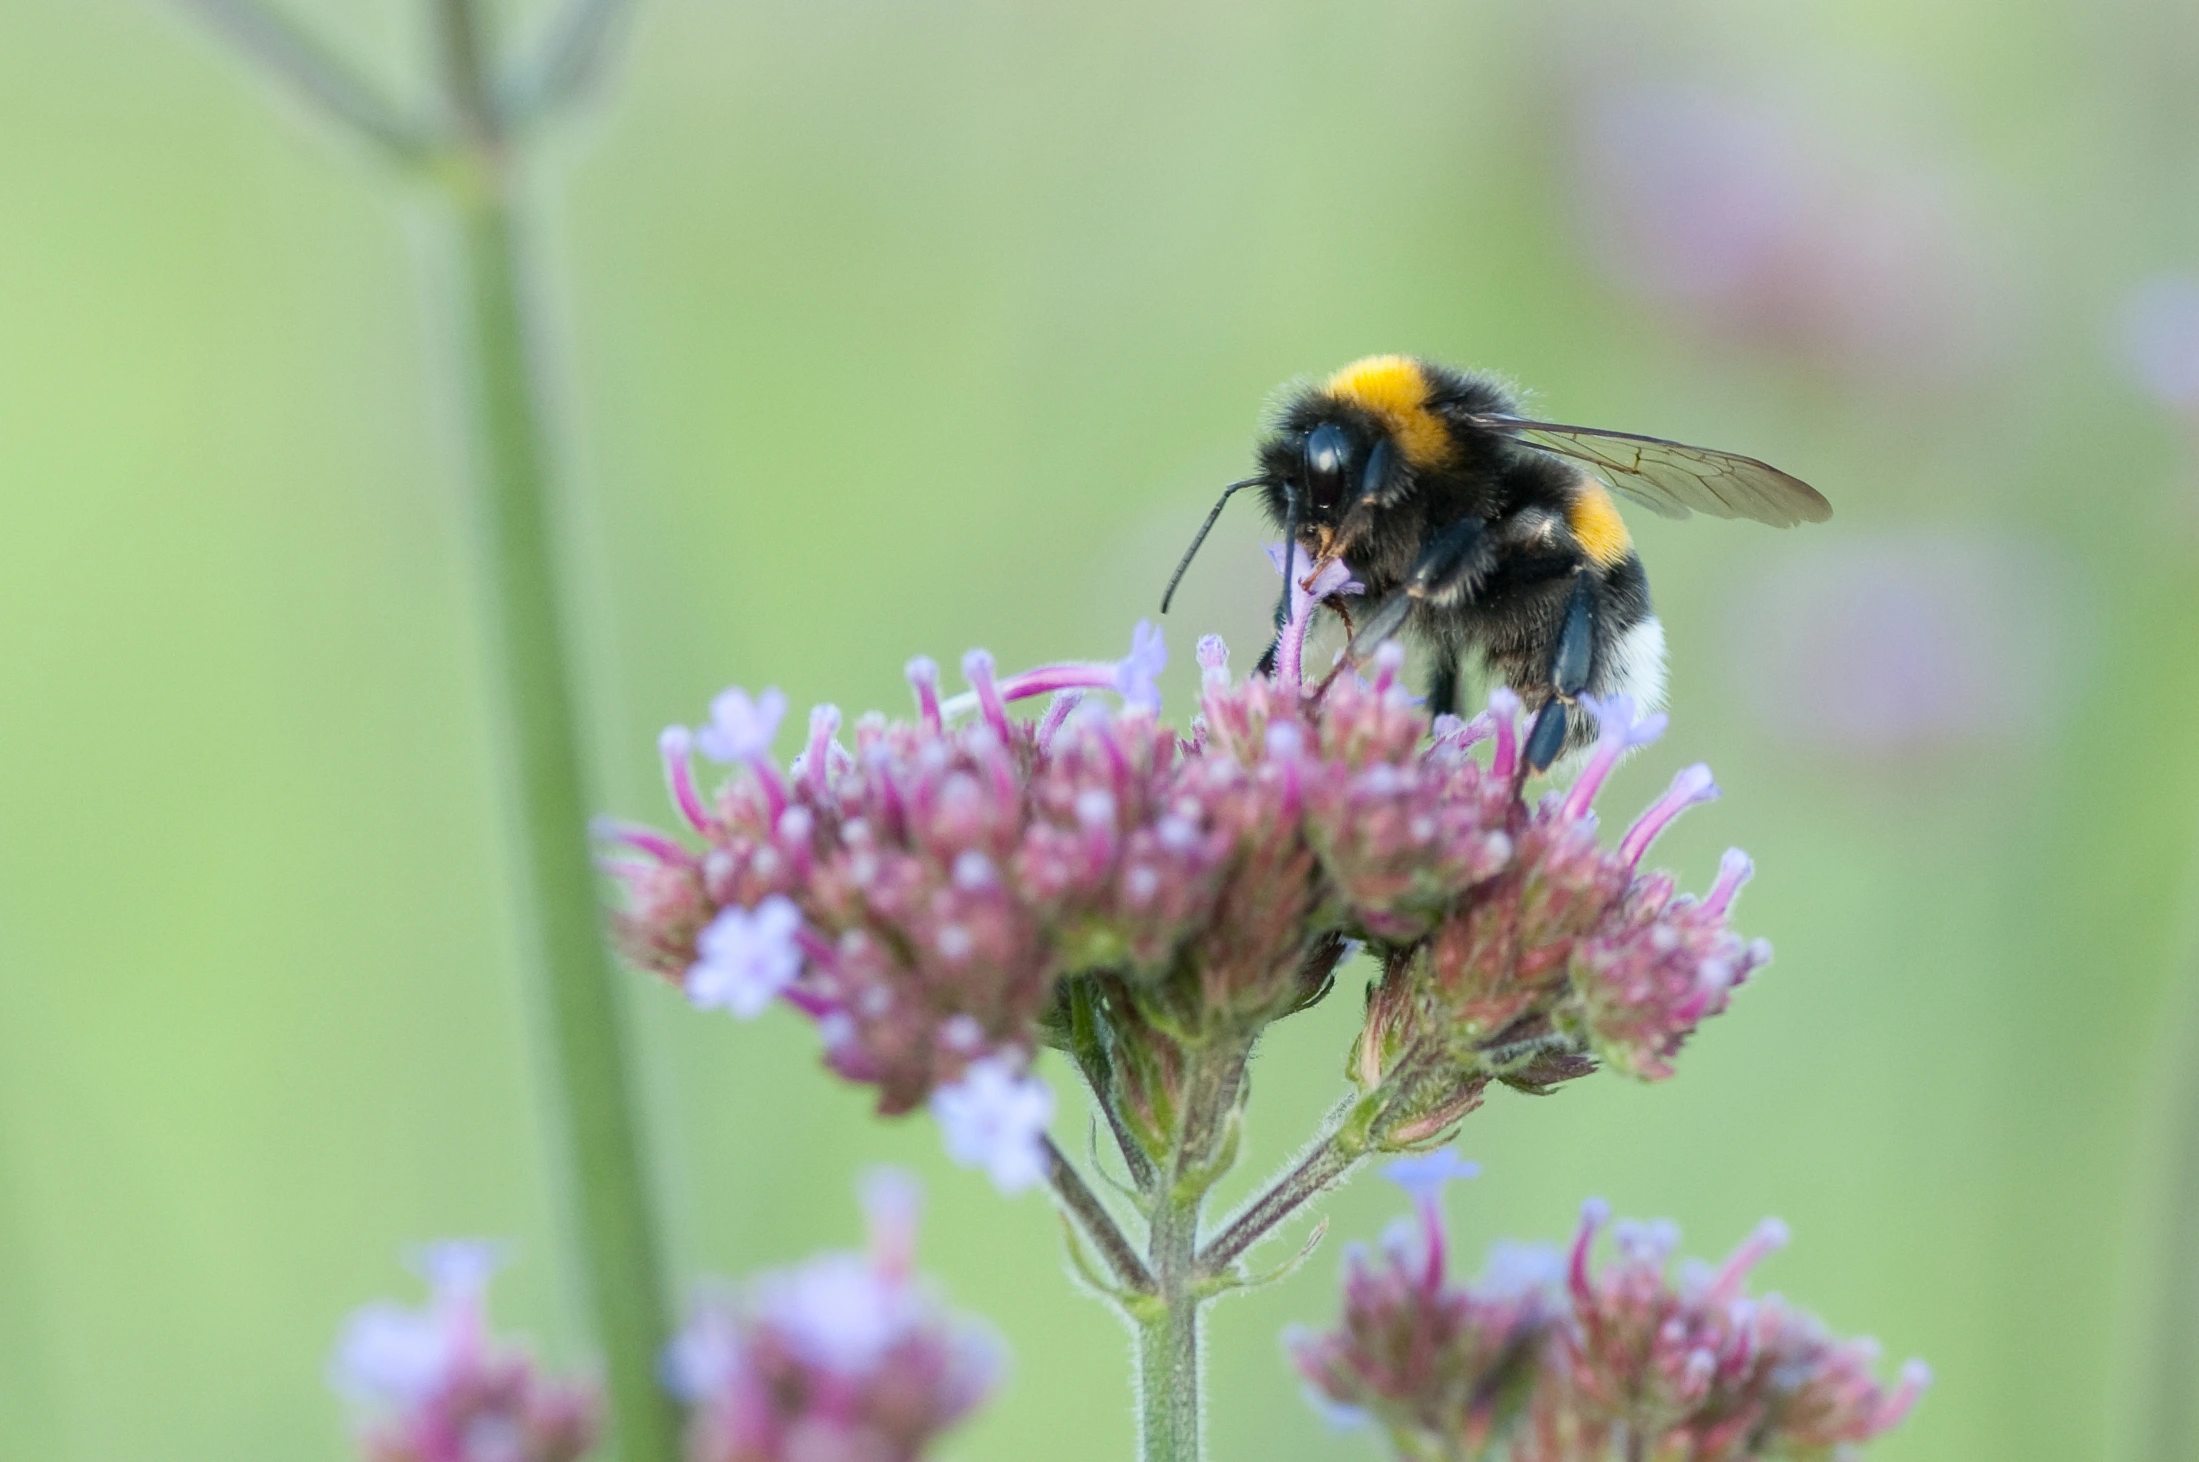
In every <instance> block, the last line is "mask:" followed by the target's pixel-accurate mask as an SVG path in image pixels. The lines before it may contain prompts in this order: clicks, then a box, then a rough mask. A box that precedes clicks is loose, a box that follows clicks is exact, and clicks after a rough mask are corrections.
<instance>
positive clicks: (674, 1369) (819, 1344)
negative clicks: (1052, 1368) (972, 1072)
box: [664, 1173, 1002, 1462]
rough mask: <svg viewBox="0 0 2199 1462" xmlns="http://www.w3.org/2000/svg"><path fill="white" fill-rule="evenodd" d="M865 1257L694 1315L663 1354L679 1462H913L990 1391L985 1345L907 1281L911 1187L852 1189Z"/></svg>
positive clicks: (837, 1260) (838, 1257) (817, 1261)
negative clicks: (677, 1417) (680, 1429)
mask: <svg viewBox="0 0 2199 1462" xmlns="http://www.w3.org/2000/svg"><path fill="white" fill-rule="evenodd" d="M863 1198H864V1205H865V1207H866V1209H867V1210H868V1211H869V1215H870V1227H871V1234H870V1249H869V1252H868V1253H867V1254H821V1255H819V1256H817V1257H816V1258H814V1259H811V1260H809V1261H807V1262H806V1263H803V1264H800V1265H797V1266H795V1267H793V1268H791V1269H783V1270H776V1271H773V1272H771V1273H768V1274H764V1275H761V1276H759V1277H758V1278H756V1279H755V1280H753V1281H752V1282H751V1283H749V1284H748V1285H747V1286H746V1287H745V1288H744V1289H742V1290H741V1291H740V1292H738V1293H737V1294H733V1295H728V1296H723V1297H720V1298H716V1299H712V1300H708V1301H706V1302H704V1303H702V1304H699V1305H697V1306H696V1308H695V1310H694V1312H693V1313H692V1315H691V1316H690V1317H689V1319H688V1322H687V1325H686V1327H685V1328H684V1329H682V1331H681V1332H680V1334H679V1336H678V1337H677V1338H676V1339H675V1340H674V1341H673V1343H672V1346H671V1348H670V1349H669V1350H668V1351H667V1352H666V1355H665V1363H664V1373H665V1380H666V1383H667V1384H668V1385H669V1386H670V1387H671V1389H672V1391H673V1393H674V1394H675V1395H677V1396H678V1397H679V1398H680V1400H681V1401H682V1402H684V1403H685V1404H686V1406H687V1408H688V1417H689V1420H688V1433H687V1456H688V1462H914V1459H916V1458H918V1457H920V1456H922V1455H923V1454H924V1452H925V1451H926V1450H927V1448H928V1447H929V1446H930V1444H931V1443H932V1442H933V1441H934V1440H935V1439H936V1438H937V1437H938V1436H939V1435H940V1434H941V1433H942V1432H944V1431H946V1430H947V1429H948V1428H949V1427H951V1426H953V1425H954V1424H955V1423H957V1422H959V1421H961V1420H962V1419H963V1418H964V1417H966V1416H968V1415H969V1413H970V1412H971V1411H973V1410H974V1409H975V1408H976V1407H977V1406H978V1404H979V1403H980V1402H982V1401H983V1400H984V1399H985V1398H986V1397H987V1396H988V1395H990V1394H991V1392H992V1390H993V1389H994V1387H995V1386H996V1385H997V1384H998V1382H999V1379H1000V1373H1001V1369H1002V1355H1001V1350H1000V1347H999V1344H998V1343H997V1342H996V1341H995V1340H994V1339H993V1337H992V1335H991V1332H990V1331H988V1330H986V1329H985V1328H983V1327H982V1326H980V1325H977V1324H975V1323H974V1322H971V1321H969V1320H965V1319H960V1318H957V1317H954V1316H951V1315H949V1314H948V1313H947V1312H946V1311H945V1310H944V1309H943V1308H942V1307H941V1305H940V1304H939V1301H938V1300H937V1299H936V1298H935V1297H934V1296H933V1294H932V1293H931V1292H930V1290H929V1289H928V1288H927V1287H926V1286H925V1285H924V1283H923V1281H922V1279H921V1278H920V1276H918V1275H917V1274H916V1273H915V1272H914V1270H913V1268H912V1263H913V1258H914V1254H915V1225H916V1216H917V1209H918V1195H917V1190H916V1187H915V1184H914V1182H913V1180H911V1179H908V1178H907V1177H905V1176H903V1175H900V1174H896V1173H887V1174H881V1175H875V1176H874V1177H873V1178H872V1179H871V1180H870V1181H869V1182H868V1183H866V1184H865V1187H864V1193H863Z"/></svg>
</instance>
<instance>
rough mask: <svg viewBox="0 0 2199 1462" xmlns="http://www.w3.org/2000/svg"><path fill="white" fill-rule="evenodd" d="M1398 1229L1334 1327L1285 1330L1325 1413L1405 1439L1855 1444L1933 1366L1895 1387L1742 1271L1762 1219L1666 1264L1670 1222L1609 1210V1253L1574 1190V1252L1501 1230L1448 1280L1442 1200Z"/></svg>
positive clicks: (1412, 1445) (1360, 1264)
mask: <svg viewBox="0 0 2199 1462" xmlns="http://www.w3.org/2000/svg"><path fill="white" fill-rule="evenodd" d="M1417 1208H1418V1215H1417V1218H1418V1222H1417V1224H1416V1225H1414V1226H1412V1227H1407V1228H1403V1229H1400V1230H1396V1231H1393V1232H1392V1234H1391V1235H1390V1236H1389V1237H1388V1238H1386V1239H1385V1241H1384V1243H1383V1250H1382V1255H1381V1258H1380V1260H1379V1261H1376V1260H1374V1259H1372V1258H1370V1256H1369V1255H1368V1254H1367V1253H1366V1251H1365V1250H1364V1249H1362V1248H1360V1247H1358V1246H1354V1247H1353V1249H1352V1250H1351V1251H1350V1252H1349V1253H1348V1254H1347V1256H1346V1259H1345V1272H1344V1313H1343V1317H1342V1322H1341V1324H1340V1325H1339V1326H1338V1327H1337V1328H1336V1329H1335V1330H1333V1331H1329V1332H1326V1333H1316V1332H1311V1331H1306V1330H1297V1331H1294V1332H1292V1333H1290V1334H1289V1335H1287V1336H1286V1337H1285V1345H1286V1347H1287V1348H1288V1349H1289V1351H1290V1354H1291V1357H1292V1359H1293V1361H1294V1362H1295V1363H1296V1364H1297V1366H1298V1369H1299V1371H1300V1372H1301V1373H1302V1374H1303V1375H1304V1376H1305V1377H1306V1379H1307V1381H1308V1382H1309V1384H1310V1386H1311V1389H1312V1395H1313V1399H1314V1401H1315V1403H1316V1405H1318V1406H1319V1407H1320V1408H1321V1409H1322V1410H1323V1412H1324V1413H1325V1414H1328V1415H1331V1416H1342V1417H1353V1418H1365V1419H1369V1420H1372V1421H1374V1422H1375V1423H1377V1424H1379V1425H1380V1426H1381V1427H1382V1428H1383V1429H1384V1430H1385V1431H1386V1432H1387V1433H1388V1434H1389V1437H1390V1439H1391V1441H1392V1443H1393V1445H1394V1446H1395V1448H1396V1450H1397V1452H1398V1454H1399V1455H1400V1456H1402V1457H1408V1458H1446V1459H1467V1458H1474V1459H1494V1458H1502V1459H1505V1462H1624V1459H1634V1458H1651V1457H1654V1458H1671V1459H1682V1458H1684V1459H1688V1462H1745V1459H1753V1458H1770V1457H1781V1458H1791V1457H1810V1458H1821V1457H1849V1456H1852V1455H1853V1454H1854V1449H1855V1448H1857V1447H1859V1446H1860V1445H1861V1444H1862V1443H1865V1442H1868V1441H1870V1440H1872V1439H1873V1438H1875V1437H1877V1436H1879V1435H1881V1434H1883V1433H1884V1432H1886V1431H1888V1430H1890V1429H1891V1428H1892V1427H1894V1426H1895V1425H1897V1424H1899V1422H1900V1421H1901V1420H1902V1418H1903V1417H1905V1416H1906V1415H1907V1414H1908V1412H1909V1410H1910V1408H1911V1407H1912V1406H1914V1404H1915V1403H1916V1400H1917V1398H1918V1397H1919V1396H1920V1395H1921V1394H1922V1392H1923V1389H1924V1387H1925V1384H1926V1383H1927V1381H1928V1380H1929V1372H1928V1370H1926V1368H1925V1367H1924V1366H1923V1365H1922V1363H1921V1362H1917V1361H1911V1362H1910V1363H1909V1364H1908V1365H1907V1366H1905V1367H1903V1369H1902V1372H1901V1377H1900V1380H1899V1381H1898V1383H1897V1384H1895V1385H1893V1386H1891V1387H1888V1386H1886V1385H1884V1384H1882V1383H1881V1382H1879V1381H1878V1379H1877V1378H1876V1376H1875V1375H1874V1374H1873V1372H1874V1366H1875V1362H1876V1359H1877V1354H1878V1352H1877V1347H1876V1346H1875V1345H1874V1344H1873V1343H1872V1342H1870V1341H1867V1340H1856V1341H1839V1340H1835V1339H1834V1338H1832V1337H1831V1336H1830V1335H1829V1334H1827V1332H1826V1331H1825V1329H1824V1327H1823V1326H1822V1325H1821V1324H1820V1323H1819V1322H1818V1321H1817V1320H1816V1319H1814V1318H1813V1317H1811V1316H1809V1315H1806V1314H1803V1313H1802V1312H1800V1311H1797V1310H1794V1309H1792V1308H1790V1307H1789V1306H1787V1305H1786V1304H1785V1303H1784V1302H1783V1301H1781V1300H1780V1299H1778V1298H1777V1297H1776V1296H1767V1297H1765V1298H1763V1299H1751V1298H1749V1297H1748V1295H1747V1293H1746V1287H1747V1282H1748V1275H1749V1272H1750V1270H1752V1269H1753V1268H1754V1267H1755V1266H1756V1264H1757V1263H1758V1262H1759V1261H1761V1260H1762V1259H1763V1257H1764V1256H1765V1255H1766V1254H1768V1253H1769V1252H1771V1251H1772V1250H1773V1249H1775V1248H1777V1247H1779V1246H1780V1245H1781V1244H1783V1243H1784V1242H1785V1241H1786V1229H1785V1226H1784V1225H1782V1224H1779V1223H1777V1222H1776V1221H1774V1220H1766V1221H1765V1222H1764V1223H1763V1224H1761V1225H1759V1226H1758V1228H1757V1230H1756V1232H1755V1233H1754V1234H1752V1235H1751V1236H1750V1237H1749V1238H1748V1239H1747V1240H1746V1241H1744V1242H1743V1244H1742V1245H1741V1246H1740V1248H1739V1249H1737V1250H1736V1251H1735V1252H1734V1253H1733V1255H1732V1256H1731V1257H1730V1258H1728V1259H1727V1260H1726V1262H1725V1263H1724V1264H1722V1265H1720V1266H1719V1267H1718V1268H1716V1269H1711V1268H1708V1267H1706V1266H1700V1265H1695V1266H1686V1267H1683V1269H1682V1270H1681V1272H1680V1274H1679V1276H1678V1278H1677V1280H1676V1281H1675V1279H1674V1278H1672V1277H1671V1275H1670V1274H1669V1273H1668V1266H1669V1264H1670V1260H1671V1255H1672V1252H1673V1250H1674V1248H1675V1247H1676V1245H1677V1244H1678V1241H1679V1234H1678V1230H1677V1229H1675V1228H1674V1227H1673V1226H1672V1225H1671V1224H1669V1223H1654V1224H1626V1223H1622V1224H1619V1225H1616V1226H1615V1227H1614V1228H1613V1247H1614V1248H1615V1249H1616V1250H1617V1251H1618V1257H1617V1258H1616V1259H1615V1260H1614V1261H1613V1262H1611V1263H1609V1264H1606V1265H1605V1266H1604V1267H1603V1268H1602V1269H1600V1270H1598V1269H1596V1268H1595V1267H1594V1266H1593V1265H1592V1264H1591V1262H1590V1250H1591V1246H1592V1245H1593V1243H1594V1241H1595V1238H1596V1236H1597V1234H1598V1232H1599V1231H1601V1230H1602V1229H1603V1228H1604V1226H1605V1225H1606V1224H1607V1223H1608V1222H1609V1214H1610V1211H1609V1209H1608V1208H1607V1207H1606V1206H1605V1205H1603V1204H1602V1203H1600V1202H1595V1201H1591V1202H1590V1203H1588V1204H1585V1205H1583V1208H1582V1223H1581V1228H1580V1231H1579V1233H1578V1235H1577V1236H1576V1238H1575V1240H1574V1243H1573V1247H1572V1251H1571V1254H1570V1256H1569V1260H1568V1259H1561V1258H1560V1257H1559V1255H1558V1254H1557V1253H1556V1252H1555V1251H1554V1250H1551V1249H1548V1248H1543V1247H1539V1246H1538V1247H1529V1246H1520V1245H1498V1246H1497V1247H1495V1248H1493V1249H1492V1250H1491V1251H1490V1256H1489V1262H1488V1264H1487V1265H1486V1266H1485V1268H1484V1270H1483V1273H1482V1277H1481V1278H1480V1279H1479V1280H1478V1281H1476V1282H1475V1283H1473V1284H1470V1285H1457V1284H1453V1283H1452V1282H1451V1280H1450V1278H1449V1275H1448V1273H1447V1266H1446V1263H1445V1258H1444V1255H1445V1251H1446V1247H1447V1243H1446V1237H1445V1234H1444V1229H1443V1220H1442V1215H1441V1212H1440V1210H1439V1209H1438V1208H1437V1207H1436V1205H1435V1204H1434V1202H1433V1201H1432V1200H1429V1199H1426V1198H1422V1199H1421V1201H1419V1202H1418V1204H1417Z"/></svg>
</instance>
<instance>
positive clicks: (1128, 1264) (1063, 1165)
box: [1043, 1137, 1154, 1295]
mask: <svg viewBox="0 0 2199 1462" xmlns="http://www.w3.org/2000/svg"><path fill="white" fill-rule="evenodd" d="M1043 1140H1044V1143H1045V1147H1046V1158H1047V1170H1046V1181H1047V1183H1048V1184H1049V1185H1051V1186H1052V1188H1053V1190H1054V1197H1055V1198H1057V1199H1058V1200H1060V1202H1061V1206H1062V1208H1063V1210H1064V1211H1066V1212H1067V1213H1068V1214H1069V1216H1070V1217H1071V1219H1072V1220H1073V1221H1074V1222H1075V1223H1076V1226H1077V1230H1078V1232H1080V1233H1082V1234H1083V1235H1084V1237H1085V1238H1086V1239H1088V1240H1090V1241H1091V1243H1092V1246H1093V1247H1094V1248H1096V1249H1098V1250H1099V1253H1100V1257H1101V1258H1102V1259H1104V1260H1106V1261H1107V1268H1108V1270H1109V1271H1110V1272H1111V1273H1112V1274H1113V1275H1114V1276H1115V1280H1116V1282H1117V1283H1118V1284H1120V1285H1122V1286H1123V1288H1124V1289H1125V1290H1126V1291H1128V1292H1129V1293H1131V1294H1137V1295H1148V1294H1151V1293H1153V1288H1154V1286H1153V1275H1152V1273H1151V1271H1149V1270H1148V1269H1147V1268H1146V1267H1145V1261H1144V1260H1143V1259H1140V1258H1139V1257H1138V1251H1137V1249H1136V1248H1135V1247H1134V1246H1133V1245H1132V1244H1131V1242H1130V1240H1129V1238H1128V1237H1127V1236H1126V1235H1124V1233H1123V1231H1122V1226H1121V1225H1120V1224H1118V1223H1116V1222H1115V1215H1114V1214H1112V1213H1110V1212H1108V1210H1107V1205H1106V1204H1105V1203H1103V1202H1101V1201H1100V1196H1099V1195H1098V1194H1097V1193H1095V1192H1093V1191H1092V1187H1091V1185H1090V1184H1089V1183H1087V1182H1085V1181H1084V1175H1083V1174H1082V1173H1080V1172H1078V1171H1077V1167H1076V1164H1075V1163H1072V1162H1071V1161H1069V1158H1068V1155H1067V1154H1066V1153H1064V1152H1063V1151H1062V1150H1061V1149H1060V1148H1058V1147H1056V1146H1055V1145H1054V1140H1053V1139H1052V1138H1051V1137H1048V1138H1045V1139H1043Z"/></svg>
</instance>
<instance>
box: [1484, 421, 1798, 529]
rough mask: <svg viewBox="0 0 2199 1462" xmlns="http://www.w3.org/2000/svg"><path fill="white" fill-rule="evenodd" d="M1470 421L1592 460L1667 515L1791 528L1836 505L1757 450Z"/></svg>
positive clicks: (1550, 424) (1630, 493) (1624, 489)
mask: <svg viewBox="0 0 2199 1462" xmlns="http://www.w3.org/2000/svg"><path fill="white" fill-rule="evenodd" d="M1467 420H1469V421H1470V422H1472V423H1473V424H1474V425H1476V426H1480V427H1484V428H1486V429H1487V430H1489V431H1493V432H1498V433H1501V434H1502V435H1505V436H1508V437H1512V438H1515V439H1517V440H1518V441H1521V442H1524V443H1526V444H1527V445H1528V446H1531V447H1536V448H1539V449H1540V450H1542V451H1545V452H1554V453H1556V454H1557V455H1559V456H1561V457H1571V458H1573V459H1574V460H1575V461H1579V462H1586V463H1587V464H1588V465H1589V466H1591V467H1593V468H1595V469H1596V470H1597V471H1598V472H1599V473H1601V474H1602V476H1603V478H1604V480H1605V481H1607V482H1609V483H1610V484H1611V486H1612V487H1614V488H1615V489H1617V490H1618V491H1619V492H1621V493H1623V494H1625V495H1626V496H1627V497H1629V498H1631V499H1632V500H1633V501H1635V502H1638V503H1640V504H1641V505H1642V506H1643V507H1645V508H1648V509H1649V510H1650V511H1651V512H1653V513H1661V514H1663V515H1664V516H1665V517H1667V518H1684V517H1686V516H1688V514H1690V513H1707V514H1709V515H1710V516H1711V517H1713V518H1752V519H1754V520H1755V521H1757V522H1759V523H1769V524H1771V526H1773V527H1774V528H1791V527H1793V526H1794V525H1795V524H1796V523H1822V522H1824V521H1825V520H1826V519H1827V518H1829V517H1831V516H1832V504H1831V503H1828V502H1826V501H1825V499H1824V497H1823V496H1822V495H1821V494H1819V492H1818V491H1817V489H1816V488H1814V487H1811V486H1810V485H1809V484H1808V483H1806V482H1804V481H1803V480H1802V479H1801V478H1799V477H1790V476H1788V475H1787V474H1786V473H1784V472H1781V471H1780V470H1779V469H1778V468H1776V467H1773V466H1771V465H1770V464H1769V463H1765V462H1759V461H1757V460H1756V459H1755V458H1754V457H1742V456H1737V455H1736V454H1734V453H1732V452H1716V451H1712V450H1711V449H1710V448H1708V447H1691V446H1688V445H1687V444H1686V443H1684V442H1668V441H1666V440H1665V439H1664V438H1662V437H1645V436H1637V435H1636V434H1634V433H1633V432H1624V431H1603V430H1601V429H1599V428H1597V427H1592V426H1560V425H1559V424H1558V423H1556V422H1554V421H1526V420H1523V419H1522V418H1520V417H1517V416H1486V415H1476V416H1471V417H1468V418H1467Z"/></svg>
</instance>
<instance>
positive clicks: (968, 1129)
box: [931, 1056, 1054, 1194]
mask: <svg viewBox="0 0 2199 1462" xmlns="http://www.w3.org/2000/svg"><path fill="white" fill-rule="evenodd" d="M931 1111H932V1117H933V1119H934V1120H935V1121H937V1122H938V1123H939V1132H940V1136H941V1137H942V1138H943V1139H944V1140H945V1142H946V1147H947V1156H948V1157H950V1158H952V1159H954V1160H955V1161H956V1162H958V1163H960V1164H961V1165H962V1166H964V1167H971V1168H981V1169H983V1170H984V1172H985V1174H986V1175H987V1176H988V1177H990V1178H991V1179H992V1180H993V1186H994V1187H996V1188H998V1189H999V1190H1000V1191H1001V1192H1002V1193H1007V1194H1014V1193H1020V1192H1022V1191H1023V1190H1024V1189H1026V1188H1029V1187H1031V1186H1032V1185H1034V1184H1036V1183H1039V1182H1043V1181H1044V1180H1045V1177H1046V1173H1047V1168H1048V1166H1049V1160H1048V1157H1047V1154H1046V1148H1045V1145H1044V1142H1043V1141H1042V1139H1043V1138H1044V1137H1045V1135H1046V1124H1047V1123H1049V1122H1051V1121H1052V1120H1053V1117H1054V1093H1053V1089H1052V1088H1051V1087H1049V1086H1047V1084H1046V1083H1045V1082H1043V1081H1041V1080H1039V1079H1038V1078H1037V1077H1035V1076H1033V1075H1031V1074H1030V1073H1028V1072H1026V1071H1023V1070H1022V1069H1021V1068H1020V1067H1019V1066H1018V1065H1017V1063H1015V1062H1014V1061H1013V1060H1011V1059H1009V1058H1007V1057H1003V1056H988V1057H986V1058H984V1059H983V1060H979V1061H973V1062H971V1063H970V1065H969V1068H968V1069H967V1070H965V1071H964V1072H963V1073H962V1079H961V1080H960V1081H957V1082H954V1083H952V1084H951V1085H948V1086H942V1087H940V1088H939V1089H938V1090H937V1091H935V1092H933V1093H932V1096H931Z"/></svg>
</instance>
